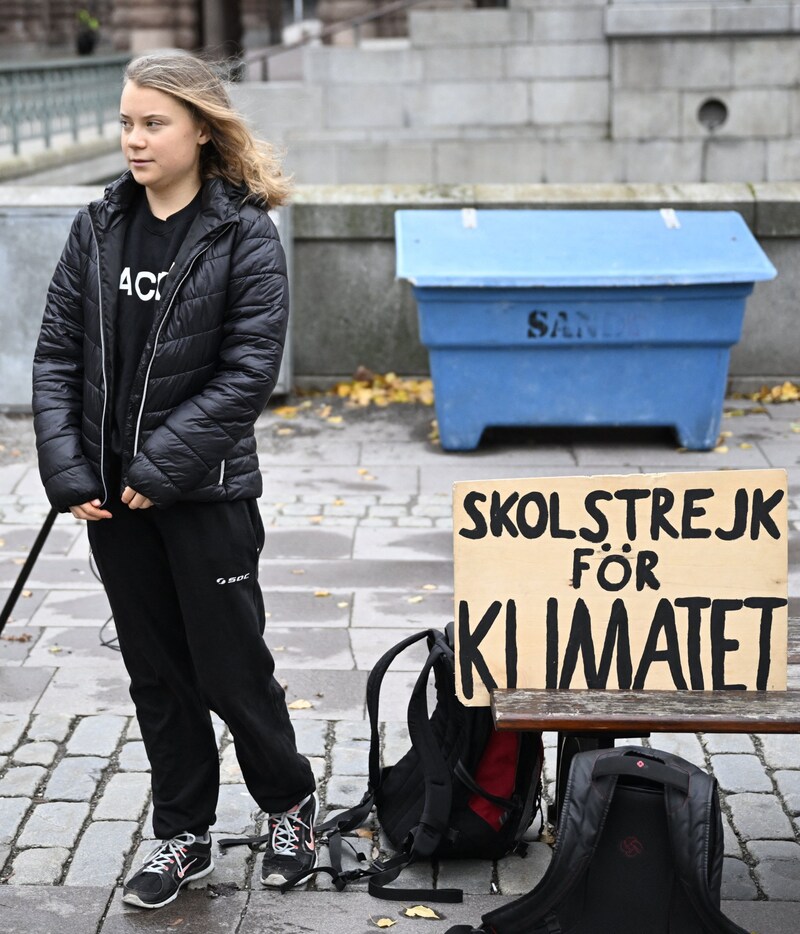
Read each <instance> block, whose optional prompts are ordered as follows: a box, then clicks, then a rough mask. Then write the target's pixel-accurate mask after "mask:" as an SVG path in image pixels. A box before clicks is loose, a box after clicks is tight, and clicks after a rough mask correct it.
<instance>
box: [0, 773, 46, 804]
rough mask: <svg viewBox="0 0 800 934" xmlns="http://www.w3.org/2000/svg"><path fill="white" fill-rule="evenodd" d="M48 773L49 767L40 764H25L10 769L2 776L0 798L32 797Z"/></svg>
mask: <svg viewBox="0 0 800 934" xmlns="http://www.w3.org/2000/svg"><path fill="white" fill-rule="evenodd" d="M46 775H47V769H45V768H43V767H42V766H40V765H23V766H19V767H18V768H12V769H9V770H8V771H7V772H6V774H5V775H4V776H3V777H2V778H0V798H16V797H26V798H32V797H33V793H34V791H36V789H37V787H38V786H39V783H40V782H41V781H42V779H43V778H44V777H45V776H46Z"/></svg>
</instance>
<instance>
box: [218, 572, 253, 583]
mask: <svg viewBox="0 0 800 934" xmlns="http://www.w3.org/2000/svg"><path fill="white" fill-rule="evenodd" d="M249 577H250V572H249V571H248V572H247V574H240V575H239V576H238V577H218V578H217V583H218V584H238V583H239V581H246V580H247V579H248V578H249Z"/></svg>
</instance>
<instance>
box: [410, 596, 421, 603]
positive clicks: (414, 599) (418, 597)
mask: <svg viewBox="0 0 800 934" xmlns="http://www.w3.org/2000/svg"><path fill="white" fill-rule="evenodd" d="M424 599H425V598H424V597H421V596H419V595H417V596H416V597H407V598H406V602H407V603H422V601H423V600H424Z"/></svg>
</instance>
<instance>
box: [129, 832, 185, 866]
mask: <svg viewBox="0 0 800 934" xmlns="http://www.w3.org/2000/svg"><path fill="white" fill-rule="evenodd" d="M196 839H197V837H195V835H194V834H191V833H182V834H179V835H178V836H177V837H173V838H172V839H171V840H164V841H163V843H159V845H158V846H157V847H156V848H155V849H154V850H153V852H152V853H151V854H150V855H149V856H148V857H147V859H145V861H144V865H143V867H142V871H143V872H166V871H167V870H168V869H169V867H170V864H172V863H177V864H178V869H182V868H183V860H184V858H185V857H186V848H187V847H189V846H191V845H192V844H193V843H194V841H195V840H196Z"/></svg>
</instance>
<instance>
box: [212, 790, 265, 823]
mask: <svg viewBox="0 0 800 934" xmlns="http://www.w3.org/2000/svg"><path fill="white" fill-rule="evenodd" d="M257 811H258V805H257V804H256V803H255V801H253V799H252V798H251V797H250V792H249V791H248V790H247V786H246V785H221V786H220V789H219V801H218V802H217V820H216V823H215V824H214V826H213V827H212V831H213V832H214V834H216V835H220V834H229V833H231V834H234V833H235V834H252V833H255V821H254V818H253V814H254V813H256V812H257Z"/></svg>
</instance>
